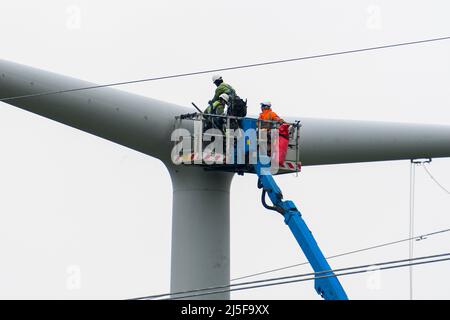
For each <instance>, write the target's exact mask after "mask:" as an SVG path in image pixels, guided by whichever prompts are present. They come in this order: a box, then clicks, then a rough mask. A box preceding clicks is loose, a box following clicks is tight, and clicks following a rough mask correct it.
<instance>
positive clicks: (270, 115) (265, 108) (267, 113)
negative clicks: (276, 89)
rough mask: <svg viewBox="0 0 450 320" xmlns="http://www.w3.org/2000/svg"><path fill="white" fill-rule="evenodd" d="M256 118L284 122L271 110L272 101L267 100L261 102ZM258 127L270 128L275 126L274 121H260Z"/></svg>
mask: <svg viewBox="0 0 450 320" xmlns="http://www.w3.org/2000/svg"><path fill="white" fill-rule="evenodd" d="M258 120H266V121H275V122H279V123H284V120H283V119H281V118H280V117H279V116H278V115H277V114H276V113H275V112H273V111H272V103H270V102H269V101H265V102H261V113H260V114H259V118H258ZM259 127H260V128H262V129H271V128H276V127H277V126H276V123H274V122H264V121H261V122H260V126H259Z"/></svg>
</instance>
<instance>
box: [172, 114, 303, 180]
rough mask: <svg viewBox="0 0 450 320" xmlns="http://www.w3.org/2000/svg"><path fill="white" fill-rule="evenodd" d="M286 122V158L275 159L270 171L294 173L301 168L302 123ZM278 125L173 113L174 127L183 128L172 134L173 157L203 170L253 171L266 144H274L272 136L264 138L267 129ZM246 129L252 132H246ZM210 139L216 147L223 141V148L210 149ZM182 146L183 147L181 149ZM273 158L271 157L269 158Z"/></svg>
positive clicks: (260, 121) (232, 117) (273, 122)
mask: <svg viewBox="0 0 450 320" xmlns="http://www.w3.org/2000/svg"><path fill="white" fill-rule="evenodd" d="M288 125H289V141H288V146H287V152H286V158H285V161H284V162H282V163H278V161H275V162H276V163H274V168H275V170H274V171H273V172H272V173H273V174H285V173H296V172H299V171H300V170H301V162H300V128H301V124H300V121H296V122H293V123H288ZM279 126H280V123H279V122H276V121H269V120H258V119H255V118H250V117H243V118H242V117H234V116H222V115H213V114H204V113H189V114H183V115H180V116H176V117H175V128H174V129H182V133H181V134H179V135H178V136H177V137H175V138H174V137H173V136H172V140H173V141H174V149H173V152H172V160H173V162H174V163H175V164H179V165H187V166H201V167H203V168H204V169H205V170H215V171H227V172H236V173H238V174H243V173H255V169H254V164H255V162H256V161H258V159H259V155H263V154H264V155H266V154H267V147H266V146H267V145H272V146H273V144H272V143H271V142H272V139H271V138H270V137H269V138H267V135H266V133H267V131H270V129H275V131H276V132H278V130H277V129H278V127H279ZM249 129H253V130H254V131H251V130H250V131H248V130H249ZM174 132H177V131H176V130H175V131H174ZM178 132H180V131H178ZM230 132H231V133H233V134H234V136H233V135H232V134H230ZM253 132H254V133H253ZM252 134H254V136H252ZM252 137H253V139H252ZM239 139H243V140H239ZM275 139H278V135H276V136H275ZM181 140H182V142H181ZM267 140H269V141H267ZM217 141H218V142H217ZM212 142H217V144H216V146H218V145H219V144H220V143H221V142H222V148H216V149H219V150H216V149H215V150H212V149H211V148H209V147H208V145H210V144H211V143H212ZM239 143H243V145H244V147H243V148H245V150H244V151H243V149H242V145H239V146H240V148H239V147H238V144H239ZM181 146H182V147H183V149H182V150H181ZM220 149H221V150H220ZM269 149H270V147H269ZM269 154H271V151H269ZM273 159H274V157H272V160H273Z"/></svg>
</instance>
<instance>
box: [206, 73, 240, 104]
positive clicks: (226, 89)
mask: <svg viewBox="0 0 450 320" xmlns="http://www.w3.org/2000/svg"><path fill="white" fill-rule="evenodd" d="M212 81H213V83H214V84H215V85H216V87H217V88H216V92H215V93H214V97H213V98H212V100H210V101H209V102H208V105H210V106H213V105H214V103H215V102H217V101H219V97H220V96H221V95H222V94H224V93H226V94H227V95H228V97H229V98H230V104H231V105H233V101H234V99H235V97H236V91H235V90H234V89H233V87H232V86H230V85H229V84H226V83H225V82H223V79H222V76H220V75H214V76H213V77H212Z"/></svg>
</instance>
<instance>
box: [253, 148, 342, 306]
mask: <svg viewBox="0 0 450 320" xmlns="http://www.w3.org/2000/svg"><path fill="white" fill-rule="evenodd" d="M261 158H262V157H261ZM261 158H260V159H259V161H258V163H257V164H256V165H255V170H256V174H257V175H258V187H259V188H260V189H262V203H263V205H264V207H265V208H267V209H269V210H274V211H277V212H279V213H281V214H282V215H283V216H284V222H285V223H286V224H287V225H288V226H289V228H290V230H291V232H292V233H293V235H294V237H295V239H296V240H297V242H298V244H299V245H300V247H301V248H302V250H303V253H304V254H305V256H306V258H307V259H308V261H309V262H310V264H311V266H312V268H313V269H314V272H316V273H320V274H319V275H316V278H315V284H314V287H315V289H316V291H317V293H318V294H319V295H321V296H322V297H323V298H324V299H325V300H348V297H347V294H346V293H345V291H344V289H343V288H342V285H341V283H340V282H339V280H338V278H337V277H336V276H335V275H334V273H333V272H332V271H330V270H331V267H330V265H329V264H328V262H327V260H326V259H325V256H324V255H323V253H322V251H321V250H320V248H319V246H318V245H317V242H316V240H315V239H314V237H313V235H312V233H311V231H310V230H309V229H308V226H307V225H306V223H305V221H304V220H303V218H302V215H301V213H300V211H298V209H297V207H296V206H295V204H294V203H293V202H292V201H283V194H282V193H281V190H280V188H279V187H278V185H277V183H276V182H275V180H274V178H273V176H272V175H271V174H270V171H269V170H270V168H269V167H268V165H262V164H261V160H264V159H261ZM266 160H267V158H266ZM262 162H263V163H268V161H262ZM266 195H267V196H269V198H270V200H271V202H272V204H273V206H269V205H268V204H267V203H266V200H265V199H266Z"/></svg>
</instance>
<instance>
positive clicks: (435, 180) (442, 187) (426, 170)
mask: <svg viewBox="0 0 450 320" xmlns="http://www.w3.org/2000/svg"><path fill="white" fill-rule="evenodd" d="M423 168H424V169H425V172H426V173H427V174H428V175H429V176H430V178H431V180H433V181H434V182H435V183H436V184H437V185H438V186H439V187H440V188H441V189H442V190H444V192H446V193H447V194H450V191H449V190H448V189H447V188H445V187H444V186H443V185H442V184H441V183H439V181H437V179H436V178H435V177H434V176H433V175H432V174H431V172H430V171H429V170H428V168H427V167H426V165H425V164H423Z"/></svg>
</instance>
